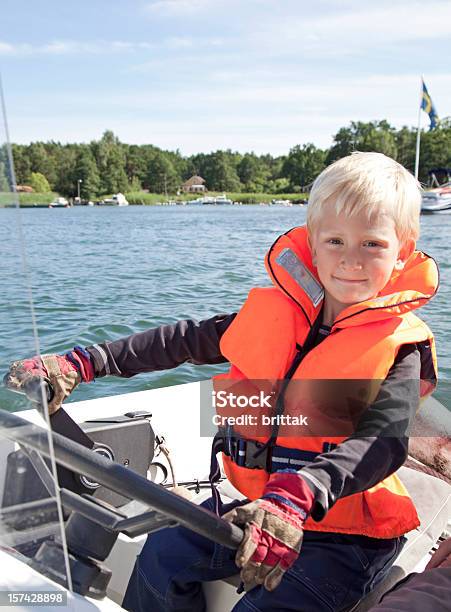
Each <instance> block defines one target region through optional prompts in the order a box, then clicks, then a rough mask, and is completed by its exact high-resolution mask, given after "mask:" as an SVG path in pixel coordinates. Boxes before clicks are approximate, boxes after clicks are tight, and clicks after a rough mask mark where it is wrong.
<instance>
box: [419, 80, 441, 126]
mask: <svg viewBox="0 0 451 612" xmlns="http://www.w3.org/2000/svg"><path fill="white" fill-rule="evenodd" d="M421 108H422V109H423V110H424V112H425V113H427V114H428V115H429V121H430V122H431V123H430V125H429V129H430V130H433V129H434V128H435V127H437V124H438V122H439V118H438V115H437V111H436V110H435V108H434V105H433V103H432V100H431V96H430V95H429V92H428V90H427V88H426V85H425V84H424V81H423V96H422V98H421Z"/></svg>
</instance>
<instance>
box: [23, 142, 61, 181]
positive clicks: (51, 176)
mask: <svg viewBox="0 0 451 612" xmlns="http://www.w3.org/2000/svg"><path fill="white" fill-rule="evenodd" d="M27 154H28V159H29V161H30V170H31V172H38V173H39V174H43V175H44V176H45V177H46V179H47V180H48V181H49V183H51V185H52V186H53V185H54V183H55V181H56V176H57V170H56V161H55V159H54V158H53V157H52V156H51V155H49V154H48V153H47V150H46V148H45V145H44V143H42V142H32V143H31V144H30V145H28V151H27Z"/></svg>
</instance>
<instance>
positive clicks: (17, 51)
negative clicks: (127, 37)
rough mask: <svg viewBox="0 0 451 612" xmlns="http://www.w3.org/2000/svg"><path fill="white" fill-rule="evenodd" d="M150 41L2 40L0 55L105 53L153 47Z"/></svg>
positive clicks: (28, 55)
mask: <svg viewBox="0 0 451 612" xmlns="http://www.w3.org/2000/svg"><path fill="white" fill-rule="evenodd" d="M153 48H154V45H153V44H152V43H148V42H128V41H121V40H113V41H105V40H98V41H94V42H88V43H86V42H82V41H76V40H55V41H51V42H49V43H45V44H40V45H37V44H35V45H30V44H28V43H16V44H11V43H7V42H2V41H0V56H2V55H4V56H14V57H30V56H33V55H105V54H109V53H111V52H122V51H142V50H147V49H153Z"/></svg>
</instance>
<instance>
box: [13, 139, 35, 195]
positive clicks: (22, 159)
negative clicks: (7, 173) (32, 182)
mask: <svg viewBox="0 0 451 612" xmlns="http://www.w3.org/2000/svg"><path fill="white" fill-rule="evenodd" d="M11 149H12V153H13V160H14V171H15V174H16V182H17V184H18V185H25V184H26V182H27V180H28V178H29V176H30V173H31V163H30V158H29V156H28V152H27V147H26V146H25V145H17V144H14V143H13V144H12V145H11Z"/></svg>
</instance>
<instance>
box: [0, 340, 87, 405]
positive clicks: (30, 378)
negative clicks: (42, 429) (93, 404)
mask: <svg viewBox="0 0 451 612" xmlns="http://www.w3.org/2000/svg"><path fill="white" fill-rule="evenodd" d="M93 379H94V367H93V365H92V362H91V360H90V358H89V355H88V353H86V351H84V350H83V349H82V348H81V347H76V348H75V349H74V350H73V351H69V352H68V353H66V354H65V355H42V356H40V357H39V356H35V357H31V358H30V359H23V360H20V361H14V362H13V363H12V364H11V365H10V368H9V372H8V373H7V374H6V375H5V377H4V379H3V382H4V384H5V386H6V387H7V388H8V389H11V391H17V392H18V393H24V394H25V395H27V396H28V397H29V399H30V400H32V401H34V402H36V395H35V394H34V395H30V392H31V390H34V391H35V390H36V384H39V382H40V381H41V380H44V381H46V382H48V383H49V385H50V387H51V389H52V393H53V396H52V397H51V399H50V400H49V402H48V407H49V414H53V413H54V412H56V411H57V410H58V409H59V408H60V407H61V404H62V403H63V401H64V400H65V399H66V397H68V396H69V395H70V394H71V393H72V391H73V390H74V389H75V387H76V386H77V385H78V384H79V383H80V382H82V381H83V382H90V381H91V380H93ZM38 399H39V398H38Z"/></svg>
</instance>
